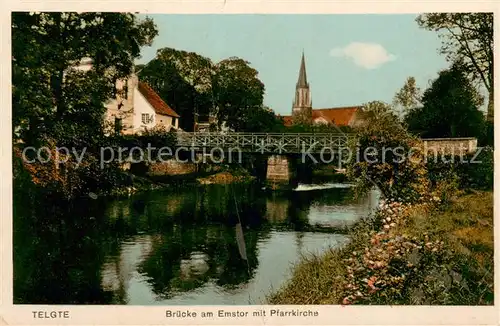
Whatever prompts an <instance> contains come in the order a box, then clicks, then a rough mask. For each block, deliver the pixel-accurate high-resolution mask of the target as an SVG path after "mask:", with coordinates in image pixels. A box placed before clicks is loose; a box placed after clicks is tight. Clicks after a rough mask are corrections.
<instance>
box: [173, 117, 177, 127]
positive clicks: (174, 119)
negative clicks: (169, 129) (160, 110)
mask: <svg viewBox="0 0 500 326" xmlns="http://www.w3.org/2000/svg"><path fill="white" fill-rule="evenodd" d="M176 121H177V118H174V117H172V126H175V122H176Z"/></svg>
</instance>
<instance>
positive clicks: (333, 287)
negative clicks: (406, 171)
mask: <svg viewBox="0 0 500 326" xmlns="http://www.w3.org/2000/svg"><path fill="white" fill-rule="evenodd" d="M350 237H351V241H350V243H349V244H347V245H346V246H345V247H343V248H342V249H338V250H332V251H329V252H327V253H326V254H324V255H321V256H308V257H304V258H303V260H302V262H301V263H299V264H298V265H297V266H296V267H295V269H294V272H293V276H292V278H291V280H290V281H289V282H288V283H286V284H285V286H284V287H282V288H281V289H279V290H278V291H277V292H275V293H273V294H271V295H270V296H269V297H268V302H269V303H270V304H381V305H397V304H411V305H424V304H425V305H457V304H460V305H492V304H493V293H494V289H493V265H494V264H493V248H494V243H493V192H491V191H474V192H471V193H468V194H462V195H460V196H459V197H456V198H454V199H452V200H451V201H450V202H449V203H446V204H441V205H434V204H433V205H414V206H403V205H398V204H396V203H392V204H389V203H382V204H381V209H380V211H379V212H378V213H377V214H376V216H375V217H373V218H370V219H366V220H363V221H361V222H360V223H358V225H357V226H356V227H355V228H353V229H352V231H351V233H350Z"/></svg>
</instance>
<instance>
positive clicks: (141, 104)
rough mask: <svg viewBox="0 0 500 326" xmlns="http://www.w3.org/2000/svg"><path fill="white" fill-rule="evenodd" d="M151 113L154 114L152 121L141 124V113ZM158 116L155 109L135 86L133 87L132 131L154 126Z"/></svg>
mask: <svg viewBox="0 0 500 326" xmlns="http://www.w3.org/2000/svg"><path fill="white" fill-rule="evenodd" d="M143 113H147V114H152V115H153V116H154V120H153V122H152V123H148V124H143V123H142V114H143ZM157 119H158V117H157V116H156V114H155V110H154V109H153V107H152V106H151V104H149V102H148V101H147V100H146V99H145V98H144V96H143V95H142V94H141V92H139V89H138V88H137V87H135V88H134V131H141V130H144V128H145V127H146V128H148V129H151V128H154V127H155V126H156V123H157Z"/></svg>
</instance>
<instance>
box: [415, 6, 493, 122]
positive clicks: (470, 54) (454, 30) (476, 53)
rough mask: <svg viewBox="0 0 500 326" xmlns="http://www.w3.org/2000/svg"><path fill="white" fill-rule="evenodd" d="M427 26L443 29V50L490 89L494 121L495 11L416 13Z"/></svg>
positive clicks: (490, 102) (449, 57)
mask: <svg viewBox="0 0 500 326" xmlns="http://www.w3.org/2000/svg"><path fill="white" fill-rule="evenodd" d="M417 23H418V24H419V25H420V26H421V27H423V28H425V29H428V30H433V31H437V32H442V34H441V35H440V36H441V37H442V39H443V45H442V47H441V53H443V54H445V55H446V56H447V58H448V60H449V61H451V62H457V61H458V62H462V63H463V65H464V68H465V69H466V71H467V73H468V74H469V75H470V76H471V77H472V80H474V81H479V82H480V83H481V84H482V85H483V86H484V87H485V88H486V90H487V91H488V95H489V97H488V115H487V119H488V121H491V122H493V111H494V86H493V81H494V73H493V13H431V14H422V15H419V16H418V17H417Z"/></svg>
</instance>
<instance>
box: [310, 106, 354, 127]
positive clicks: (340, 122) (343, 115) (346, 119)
mask: <svg viewBox="0 0 500 326" xmlns="http://www.w3.org/2000/svg"><path fill="white" fill-rule="evenodd" d="M360 109H361V106H348V107H340V108H327V109H314V110H313V111H312V118H313V120H315V119H317V118H323V119H325V120H326V121H328V122H331V123H334V124H335V125H337V126H348V125H349V124H350V123H351V121H352V119H353V118H354V115H355V113H356V112H357V111H359V110H360Z"/></svg>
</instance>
